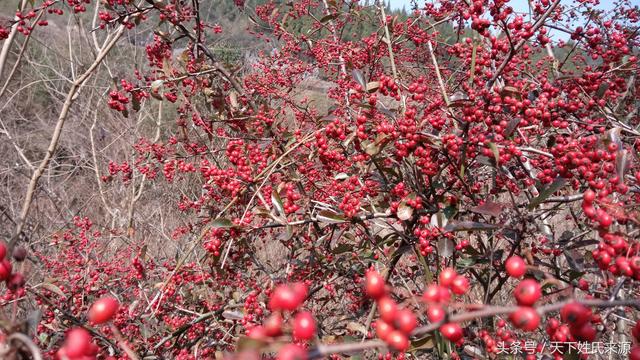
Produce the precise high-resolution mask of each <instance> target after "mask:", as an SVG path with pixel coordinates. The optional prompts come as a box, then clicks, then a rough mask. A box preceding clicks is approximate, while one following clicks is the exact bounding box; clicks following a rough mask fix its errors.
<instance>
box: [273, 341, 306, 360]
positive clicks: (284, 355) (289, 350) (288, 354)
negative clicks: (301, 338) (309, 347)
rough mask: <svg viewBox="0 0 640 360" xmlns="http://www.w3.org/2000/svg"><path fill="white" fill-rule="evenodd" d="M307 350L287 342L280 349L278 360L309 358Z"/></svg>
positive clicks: (302, 359)
mask: <svg viewBox="0 0 640 360" xmlns="http://www.w3.org/2000/svg"><path fill="white" fill-rule="evenodd" d="M307 358H308V357H307V351H306V350H305V349H303V348H302V347H300V346H298V345H295V344H287V345H285V346H283V347H282V348H281V349H280V351H278V357H276V360H307Z"/></svg>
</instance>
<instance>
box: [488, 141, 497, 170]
mask: <svg viewBox="0 0 640 360" xmlns="http://www.w3.org/2000/svg"><path fill="white" fill-rule="evenodd" d="M489 149H491V152H492V153H493V158H494V160H495V161H496V166H498V164H500V151H499V150H498V146H497V145H496V144H494V143H489Z"/></svg>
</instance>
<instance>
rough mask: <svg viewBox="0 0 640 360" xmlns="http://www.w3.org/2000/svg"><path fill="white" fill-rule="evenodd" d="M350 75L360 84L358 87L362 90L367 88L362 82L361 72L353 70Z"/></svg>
mask: <svg viewBox="0 0 640 360" xmlns="http://www.w3.org/2000/svg"><path fill="white" fill-rule="evenodd" d="M351 75H352V76H353V79H354V80H355V81H356V82H357V83H358V84H360V86H362V87H363V88H364V87H366V86H367V83H366V82H365V81H364V76H363V75H362V71H360V70H358V69H353V70H352V71H351Z"/></svg>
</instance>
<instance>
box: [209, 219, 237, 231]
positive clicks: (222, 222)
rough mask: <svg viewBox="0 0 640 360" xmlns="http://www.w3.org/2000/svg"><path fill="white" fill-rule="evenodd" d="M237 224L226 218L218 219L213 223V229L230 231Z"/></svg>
mask: <svg viewBox="0 0 640 360" xmlns="http://www.w3.org/2000/svg"><path fill="white" fill-rule="evenodd" d="M234 226H235V224H234V223H233V222H232V221H231V220H229V219H226V218H217V219H214V220H213V221H212V222H211V227H212V228H214V229H228V228H232V227H234Z"/></svg>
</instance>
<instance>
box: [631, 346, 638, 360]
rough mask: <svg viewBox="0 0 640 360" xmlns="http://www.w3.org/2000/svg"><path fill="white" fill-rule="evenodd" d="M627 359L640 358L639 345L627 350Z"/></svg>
mask: <svg viewBox="0 0 640 360" xmlns="http://www.w3.org/2000/svg"><path fill="white" fill-rule="evenodd" d="M629 360H640V345H636V346H634V347H632V348H631V351H630V352H629Z"/></svg>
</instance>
